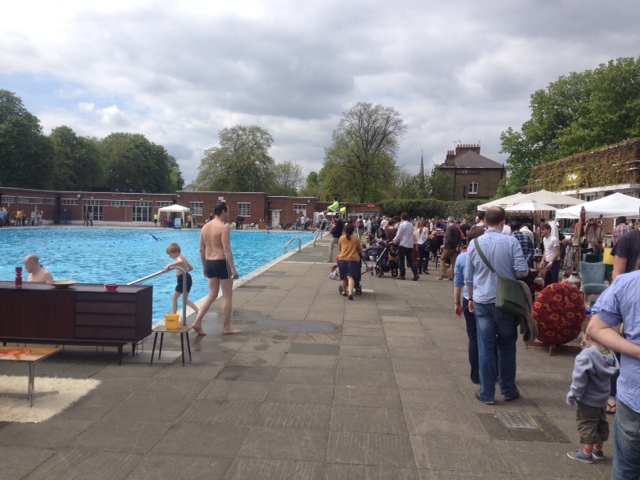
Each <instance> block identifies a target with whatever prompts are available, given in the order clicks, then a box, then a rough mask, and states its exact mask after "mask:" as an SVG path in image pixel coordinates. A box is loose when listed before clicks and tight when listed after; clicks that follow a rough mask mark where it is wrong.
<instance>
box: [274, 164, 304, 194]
mask: <svg viewBox="0 0 640 480" xmlns="http://www.w3.org/2000/svg"><path fill="white" fill-rule="evenodd" d="M302 183H303V177H302V167H301V166H300V165H298V164H297V163H294V162H292V161H286V162H282V163H278V164H276V166H275V167H274V169H273V186H272V187H271V189H270V190H269V193H271V194H272V195H282V196H296V195H298V189H299V188H300V187H301V186H302Z"/></svg>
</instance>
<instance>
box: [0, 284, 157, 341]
mask: <svg viewBox="0 0 640 480" xmlns="http://www.w3.org/2000/svg"><path fill="white" fill-rule="evenodd" d="M152 303H153V287H150V286H147V287H143V286H120V287H118V291H117V292H113V293H111V292H106V291H105V290H104V287H103V286H102V285H88V284H77V285H73V286H71V287H69V288H64V289H56V288H54V287H52V286H51V285H47V284H45V283H25V284H24V285H23V287H22V288H19V289H17V288H15V285H14V283H13V282H0V306H1V307H0V341H2V342H5V343H6V342H12V341H19V342H25V343H30V342H33V343H56V344H81V345H113V346H117V347H118V350H119V352H122V345H124V344H126V343H132V344H134V345H135V343H137V342H139V341H140V340H142V339H144V338H145V337H147V336H149V335H150V334H151V323H152V310H153V306H152Z"/></svg>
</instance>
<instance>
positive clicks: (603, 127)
mask: <svg viewBox="0 0 640 480" xmlns="http://www.w3.org/2000/svg"><path fill="white" fill-rule="evenodd" d="M530 107H531V119H530V120H528V121H526V122H525V123H524V124H523V125H522V127H521V129H520V131H515V130H514V129H513V128H508V129H507V130H506V131H505V132H502V134H501V136H500V138H501V141H502V152H503V153H508V154H509V155H510V157H509V159H508V160H507V171H508V172H509V173H510V176H509V178H508V179H507V181H506V182H504V183H503V185H501V188H500V190H499V193H500V194H502V195H507V194H511V193H516V192H518V191H520V190H521V189H522V188H523V187H525V186H526V185H527V183H528V181H529V175H530V172H531V168H532V167H534V166H536V165H540V164H543V163H547V162H551V161H554V160H558V159H560V158H564V157H567V156H570V155H573V154H576V153H580V152H584V151H586V150H590V149H593V148H597V147H602V146H606V145H610V144H612V143H617V142H620V141H623V140H626V139H628V138H633V137H637V136H640V58H639V59H634V58H619V59H617V60H615V61H613V60H611V61H609V62H608V63H607V64H601V65H599V66H598V68H596V69H595V70H593V71H591V70H587V71H586V72H582V73H571V74H569V76H567V77H564V76H563V77H560V78H559V79H558V80H557V81H556V82H554V83H551V84H549V86H548V87H547V89H546V90H538V91H536V92H535V93H534V94H533V95H531V102H530Z"/></svg>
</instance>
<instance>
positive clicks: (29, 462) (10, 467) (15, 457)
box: [0, 427, 55, 480]
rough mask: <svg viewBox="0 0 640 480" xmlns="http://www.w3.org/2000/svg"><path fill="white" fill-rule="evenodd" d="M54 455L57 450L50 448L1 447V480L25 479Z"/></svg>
mask: <svg viewBox="0 0 640 480" xmlns="http://www.w3.org/2000/svg"><path fill="white" fill-rule="evenodd" d="M0 428H1V427H0ZM54 454H55V450H51V449H48V448H36V447H25V446H0V458H2V468H0V480H15V479H16V478H25V477H26V476H27V475H28V474H29V473H31V472H32V471H33V470H35V469H36V468H37V467H38V466H39V465H40V464H42V463H44V462H46V461H47V459H49V458H50V457H51V456H52V455H54Z"/></svg>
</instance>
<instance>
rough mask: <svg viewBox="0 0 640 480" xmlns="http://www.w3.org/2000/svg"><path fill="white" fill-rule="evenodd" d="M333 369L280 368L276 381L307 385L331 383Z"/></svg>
mask: <svg viewBox="0 0 640 480" xmlns="http://www.w3.org/2000/svg"><path fill="white" fill-rule="evenodd" d="M335 377H336V374H335V370H333V369H329V368H282V369H280V373H278V376H277V378H276V380H275V381H276V383H295V384H297V383H303V384H308V385H333V384H334V383H335Z"/></svg>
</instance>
